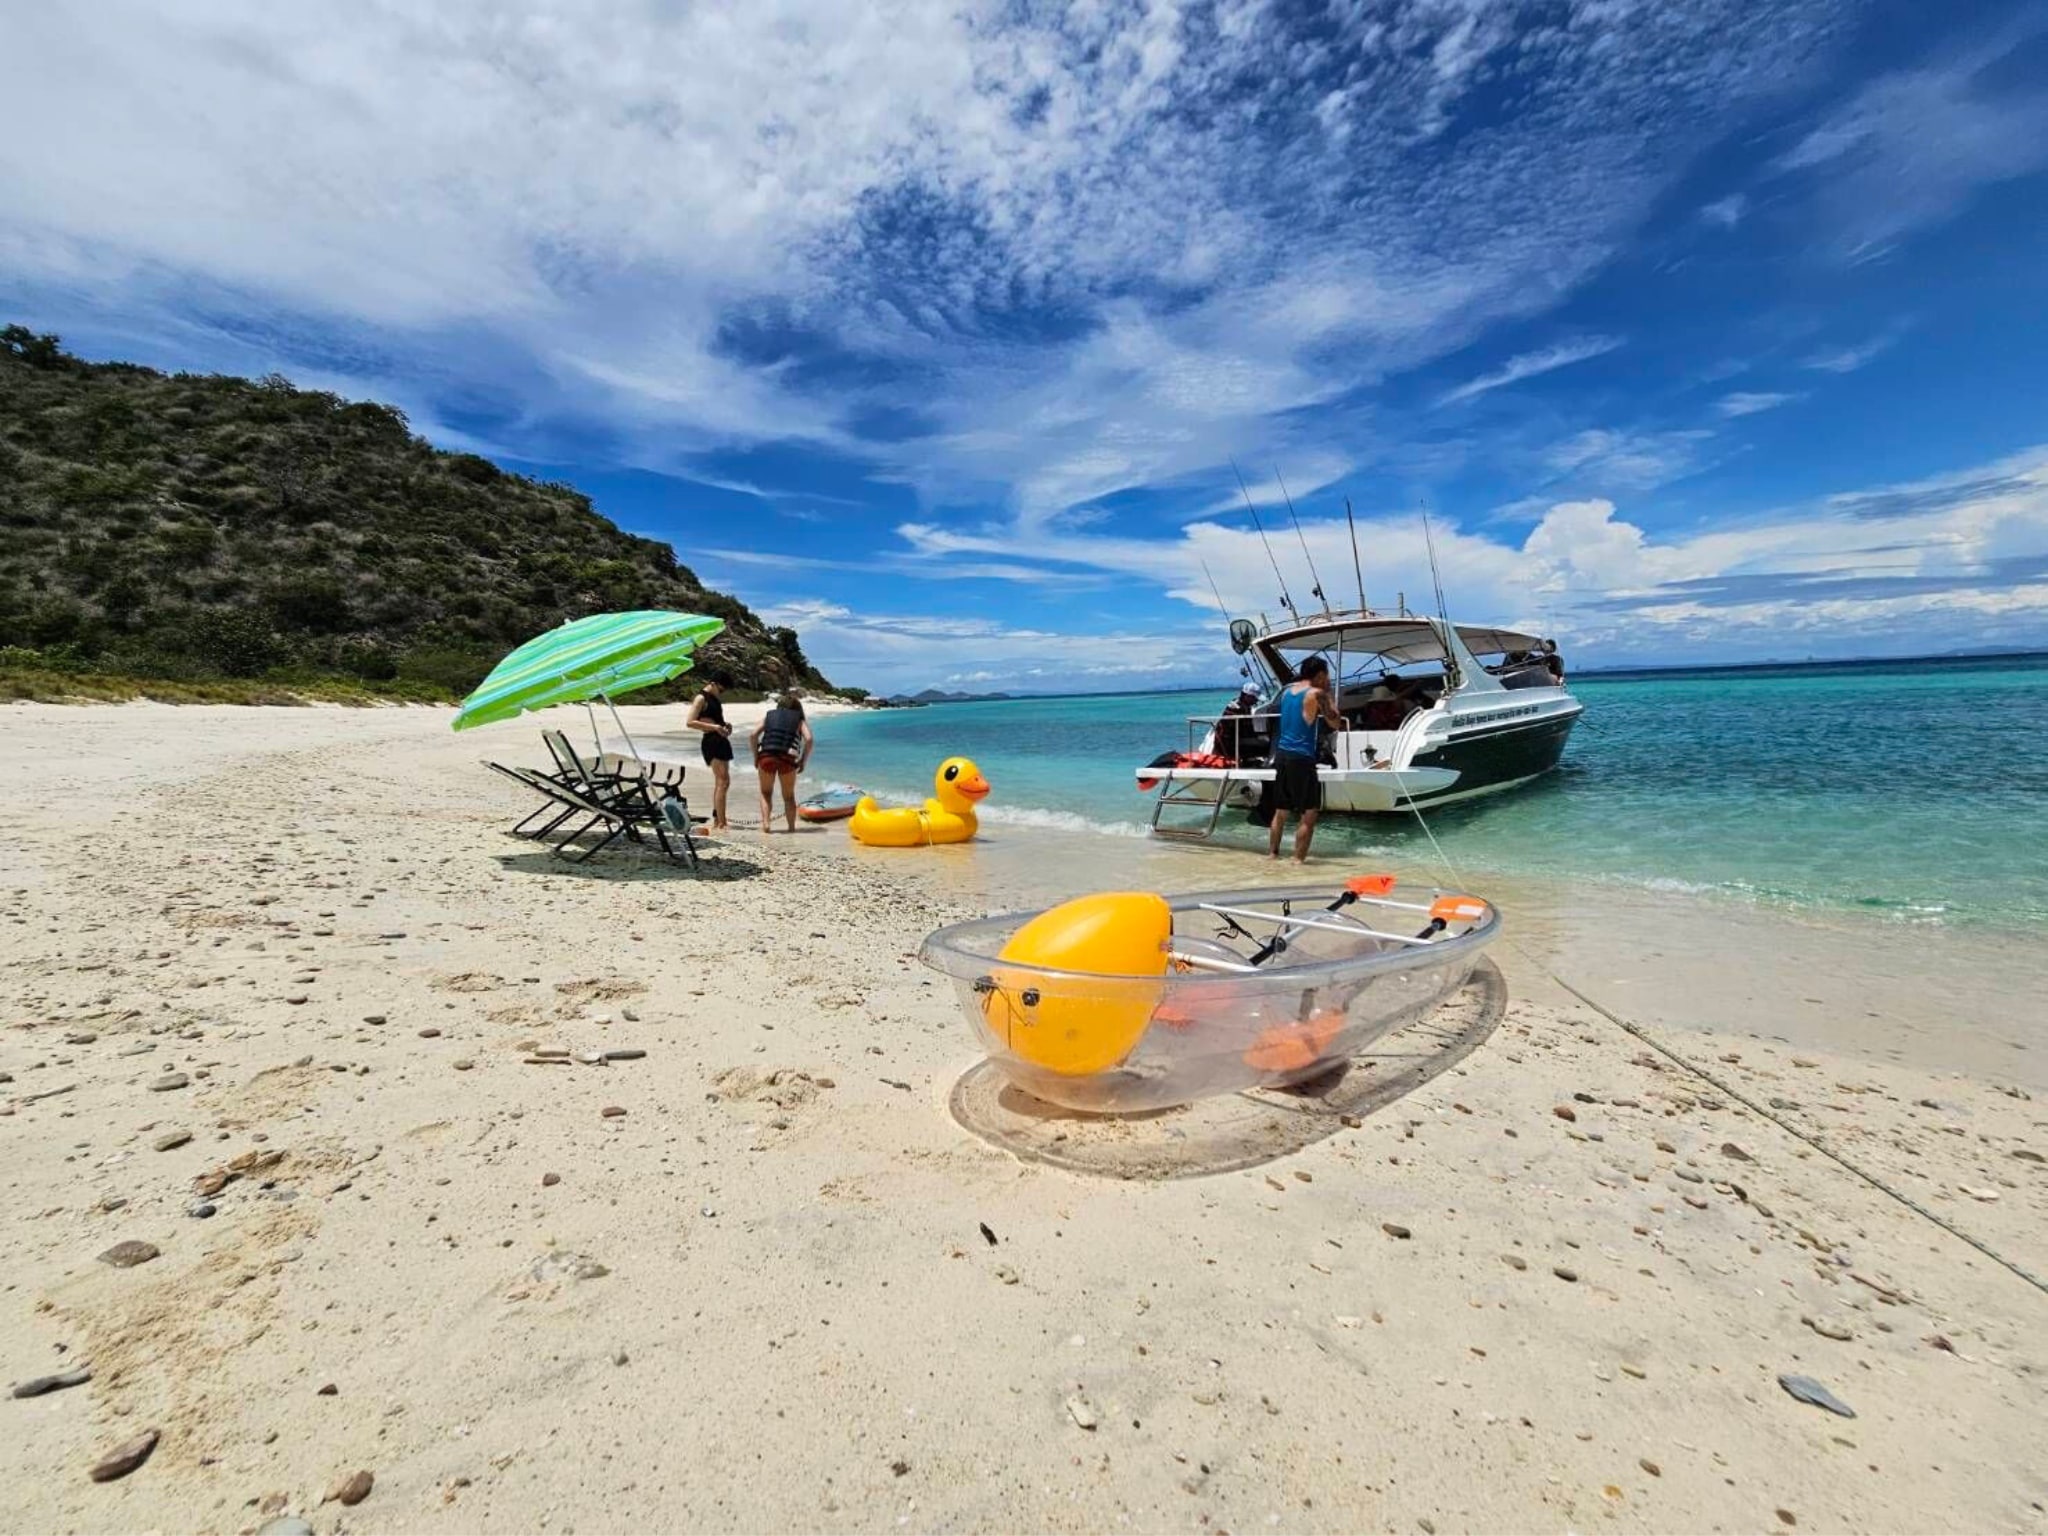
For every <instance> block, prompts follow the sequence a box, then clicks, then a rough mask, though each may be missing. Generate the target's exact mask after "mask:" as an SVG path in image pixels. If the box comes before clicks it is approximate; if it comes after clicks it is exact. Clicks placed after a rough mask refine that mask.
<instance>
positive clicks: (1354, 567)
mask: <svg viewBox="0 0 2048 1536" xmlns="http://www.w3.org/2000/svg"><path fill="white" fill-rule="evenodd" d="M1344 526H1345V527H1347V528H1349V529H1350V530H1351V574H1352V575H1354V576H1356V577H1357V578H1358V611H1359V612H1360V613H1371V612H1372V610H1371V609H1370V608H1368V607H1366V605H1365V567H1364V566H1362V565H1360V564H1359V563H1358V524H1357V522H1356V521H1355V520H1354V519H1353V518H1352V516H1351V498H1350V497H1349V496H1346V497H1345V498H1344Z"/></svg>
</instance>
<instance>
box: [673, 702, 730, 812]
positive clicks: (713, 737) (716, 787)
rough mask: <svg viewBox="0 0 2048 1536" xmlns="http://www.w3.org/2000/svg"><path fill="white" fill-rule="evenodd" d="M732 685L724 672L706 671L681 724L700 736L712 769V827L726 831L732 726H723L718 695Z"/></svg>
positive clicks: (706, 760)
mask: <svg viewBox="0 0 2048 1536" xmlns="http://www.w3.org/2000/svg"><path fill="white" fill-rule="evenodd" d="M731 686H732V679H731V678H729V677H727V676H726V675H725V674H724V673H723V672H706V673H705V674H704V686H703V688H701V689H700V690H699V691H698V693H697V697H696V698H694V699H692V700H691V701H690V713H689V716H688V718H687V719H685V720H684V721H683V724H685V725H687V726H688V727H689V728H690V729H691V730H693V731H700V732H702V733H703V737H702V743H701V744H702V746H703V749H704V766H705V767H707V768H709V769H710V770H711V828H712V830H713V831H714V832H723V831H725V830H727V826H726V820H725V796H726V792H727V791H728V790H729V789H731V788H732V727H731V726H729V725H727V724H726V723H725V706H724V705H723V704H721V703H720V702H719V696H720V695H721V694H723V693H724V692H725V690H726V689H727V688H729V687H731Z"/></svg>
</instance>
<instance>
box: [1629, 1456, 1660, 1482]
mask: <svg viewBox="0 0 2048 1536" xmlns="http://www.w3.org/2000/svg"><path fill="white" fill-rule="evenodd" d="M1636 1465H1637V1466H1639V1467H1641V1468H1642V1469H1643V1470H1644V1471H1645V1472H1647V1473H1649V1474H1650V1476H1652V1477H1662V1476H1663V1475H1664V1469H1663V1468H1662V1467H1660V1466H1658V1465H1657V1463H1655V1462H1654V1461H1652V1460H1650V1458H1649V1457H1647V1456H1639V1457H1637V1458H1636Z"/></svg>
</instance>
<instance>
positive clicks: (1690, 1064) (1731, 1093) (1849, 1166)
mask: <svg viewBox="0 0 2048 1536" xmlns="http://www.w3.org/2000/svg"><path fill="white" fill-rule="evenodd" d="M1409 809H1410V810H1412V811H1414V813H1415V820H1416V821H1417V822H1418V823H1419V824H1420V825H1421V827H1422V830H1423V832H1424V833H1425V834H1426V835H1427V836H1428V838H1429V845H1430V847H1432V848H1433V849H1435V850H1436V857H1437V862H1438V863H1440V864H1442V865H1443V867H1444V871H1445V873H1446V874H1448V875H1449V876H1450V877H1451V883H1452V884H1453V885H1458V886H1462V885H1464V883H1465V882H1464V879H1463V877H1462V876H1460V875H1459V873H1458V870H1457V866H1456V865H1454V864H1452V863H1451V860H1450V857H1449V855H1447V854H1446V853H1445V852H1444V848H1443V844H1442V843H1439V842H1438V841H1437V840H1436V832H1435V830H1434V829H1432V828H1431V826H1430V824H1429V818H1428V817H1426V816H1424V815H1423V814H1422V808H1421V807H1420V806H1418V805H1414V804H1412V803H1411V804H1410V805H1409ZM1507 942H1508V944H1509V945H1510V946H1511V947H1512V948H1513V949H1514V951H1515V953H1516V954H1518V955H1520V956H1521V957H1522V958H1523V959H1524V960H1526V961H1527V962H1528V963H1529V964H1530V965H1532V966H1534V967H1535V968H1536V970H1538V971H1539V972H1541V973H1542V974H1543V975H1544V976H1546V977H1548V978H1549V979H1550V980H1551V981H1553V982H1555V983H1556V984H1557V985H1558V986H1560V987H1562V988H1563V989H1564V990H1565V991H1567V992H1569V993H1570V994H1571V995H1572V996H1573V997H1575V998H1577V999H1578V1000H1579V1001H1580V1002H1582V1003H1584V1004H1585V1005H1586V1006H1587V1007H1588V1008H1590V1009H1592V1010H1593V1011H1594V1012H1595V1013H1597V1014H1599V1015H1600V1017H1601V1018H1603V1019H1605V1020H1606V1021H1607V1022H1608V1023H1610V1024H1612V1025H1613V1026H1614V1027H1615V1028H1616V1029H1619V1030H1621V1031H1622V1032H1623V1033H1624V1034H1627V1035H1630V1036H1632V1037H1633V1038H1634V1039H1637V1040H1640V1041H1641V1042H1642V1043H1643V1044H1644V1045H1646V1046H1648V1047H1649V1048H1650V1049H1651V1050H1653V1051H1655V1052H1656V1053H1657V1054H1658V1055H1659V1056H1662V1057H1663V1058H1664V1059H1665V1060H1666V1061H1669V1062H1670V1063H1672V1064H1673V1065H1674V1066H1677V1067H1680V1068H1682V1069H1683V1070H1685V1071H1686V1072H1689V1073H1691V1074H1692V1075H1693V1076H1694V1077H1696V1078H1698V1079H1699V1080H1700V1081H1701V1082H1703V1083H1706V1084H1708V1085H1709V1086H1710V1087H1712V1088H1713V1089H1714V1090H1715V1091H1716V1092H1718V1093H1722V1094H1725V1095H1726V1096H1727V1097H1728V1098H1731V1099H1733V1100H1734V1101H1735V1102H1736V1103H1738V1104H1740V1105H1741V1106H1742V1107H1743V1108H1744V1109H1746V1110H1748V1111H1749V1112H1750V1113H1751V1114H1753V1115H1755V1116H1757V1117H1758V1118H1759V1119H1762V1120H1768V1121H1769V1122H1770V1123H1771V1124H1772V1125H1775V1126H1777V1127H1778V1129H1779V1130H1781V1131H1783V1132H1785V1133H1786V1134H1787V1135H1788V1136H1790V1137H1792V1138H1793V1139H1794V1140H1795V1141H1801V1142H1804V1143H1805V1144H1806V1145H1807V1146H1809V1147H1811V1148H1813V1150H1814V1151H1816V1152H1818V1153H1820V1155H1821V1156H1822V1157H1825V1158H1826V1159H1828V1161H1829V1162H1832V1163H1834V1164H1836V1165H1837V1166H1838V1167H1841V1168H1843V1169H1845V1170H1847V1171H1848V1172H1849V1173H1852V1174H1854V1175H1855V1176H1856V1177H1857V1178H1859V1179H1861V1180H1862V1181H1863V1182H1864V1183H1866V1184H1868V1185H1869V1186H1870V1187H1871V1188H1872V1189H1874V1190H1876V1191H1877V1192H1878V1193H1879V1194H1882V1195H1889V1196H1890V1197H1891V1198H1892V1199H1894V1200H1896V1201H1897V1202H1898V1203H1899V1204H1900V1205H1903V1206H1904V1207H1905V1208H1906V1209H1907V1210H1909V1211H1911V1212H1912V1213H1913V1214H1914V1215H1916V1216H1920V1217H1924V1218H1925V1219H1926V1220H1928V1221H1930V1222H1932V1223H1933V1224H1934V1225H1935V1226H1937V1227H1939V1228H1941V1230H1942V1231H1944V1232H1946V1233H1948V1235H1949V1236H1950V1237H1953V1238H1955V1239H1957V1240H1958V1241H1960V1242H1964V1243H1967V1244H1969V1246H1970V1247H1972V1248H1974V1249H1976V1250H1977V1251H1978V1252H1979V1253H1981V1254H1983V1255H1984V1257H1985V1258H1987V1259H1989V1260H1991V1262H1992V1263H1994V1264H1996V1265H1998V1266H1999V1267H2000V1268H2002V1269H2007V1270H2010V1271H2012V1273H2013V1274H2015V1275H2018V1276H2019V1277H2020V1279H2022V1280H2024V1281H2026V1282H2027V1284H2029V1285H2031V1286H2032V1287H2033V1288H2034V1289H2035V1290H2037V1291H2039V1292H2041V1293H2042V1294H2043V1295H2048V1280H2044V1279H2042V1277H2041V1276H2039V1275H2037V1274H2035V1273H2034V1272H2033V1271H2032V1270H2030V1269H2027V1268H2026V1267H2025V1266H2024V1265H2022V1264H2020V1263H2018V1262H2017V1261H2016V1260H2013V1259H2009V1258H2007V1257H2006V1256H2005V1255H2004V1254H2002V1253H2000V1252H1999V1251H1998V1250H1997V1249H1995V1248H1993V1247H1992V1246H1991V1245H1990V1244H1989V1243H1986V1242H1985V1241H1983V1239H1981V1238H1978V1237H1974V1236H1972V1235H1971V1234H1970V1233H1968V1232H1965V1231H1964V1230H1963V1229H1962V1228H1961V1227H1959V1226H1957V1225H1956V1224H1955V1223H1954V1222H1952V1221H1950V1220H1949V1219H1948V1218H1947V1217H1945V1216H1943V1215H1941V1214H1940V1213H1939V1212H1936V1211H1930V1210H1929V1209H1928V1208H1927V1207H1926V1206H1924V1205H1922V1204H1921V1203H1920V1202H1919V1201H1917V1200H1915V1199H1914V1198H1913V1197H1912V1196H1911V1195H1909V1194H1907V1193H1906V1192H1905V1191H1904V1190H1902V1189H1899V1188H1898V1187H1896V1186H1895V1185H1892V1184H1889V1183H1887V1182H1885V1180H1883V1179H1881V1178H1879V1177H1878V1176H1877V1175H1876V1174H1874V1173H1872V1172H1871V1171H1870V1170H1869V1169H1868V1168H1865V1167H1863V1166H1862V1165H1861V1164H1860V1163H1857V1162H1854V1161H1852V1160H1851V1159H1850V1158H1848V1157H1847V1156H1845V1155H1844V1154H1842V1153H1840V1152H1837V1151H1836V1150H1835V1149H1834V1148H1833V1147H1831V1146H1829V1145H1828V1144H1827V1143H1826V1142H1825V1141H1822V1140H1821V1139H1820V1138H1819V1137H1818V1136H1815V1135H1814V1134H1813V1133H1812V1132H1810V1131H1806V1130H1803V1129H1801V1128H1800V1127H1799V1126H1796V1125H1794V1124H1792V1123H1791V1122H1790V1121H1789V1120H1786V1119H1785V1118H1784V1117H1783V1116H1782V1115H1780V1114H1779V1113H1778V1112H1777V1111H1776V1110H1774V1109H1771V1108H1770V1107H1769V1106H1768V1105H1764V1104H1759V1103H1758V1102H1757V1101H1756V1100H1755V1099H1754V1098H1752V1097H1750V1095H1748V1094H1747V1093H1744V1092H1743V1091H1742V1090H1741V1089H1740V1088H1737V1087H1735V1086H1733V1085H1732V1084H1730V1083H1727V1082H1724V1081H1723V1080H1722V1079H1721V1077H1720V1076H1719V1075H1717V1074H1716V1073H1714V1072H1713V1071H1711V1070H1710V1069H1708V1068H1706V1067H1703V1066H1701V1065H1700V1064H1699V1063H1698V1062H1696V1061H1693V1060H1692V1059H1691V1058H1689V1057H1687V1056H1683V1055H1681V1054H1680V1053H1679V1052H1678V1051H1677V1050H1676V1049H1674V1048H1673V1047H1671V1046H1669V1045H1666V1044H1665V1043H1664V1042H1663V1041H1662V1040H1660V1039H1658V1038H1657V1036H1656V1035H1654V1034H1652V1033H1651V1032H1650V1031H1649V1030H1648V1029H1646V1028H1645V1027H1644V1026H1642V1025H1641V1024H1637V1023H1635V1022H1633V1021H1632V1020H1629V1019H1625V1018H1623V1017H1622V1016H1621V1015H1620V1014H1618V1013H1616V1012H1615V1011H1614V1010H1613V1009H1611V1008H1609V1007H1607V1006H1606V1005H1605V1004H1604V1003H1601V1002H1600V1001H1599V1000H1597V999H1596V998H1592V997H1589V996H1587V995H1586V993H1585V992H1583V991H1581V990H1580V989H1579V988H1577V987H1575V986H1573V985H1572V984H1571V983H1570V982H1568V981H1566V980H1565V979H1564V978H1563V977H1562V976H1560V975H1558V974H1557V972H1556V971H1554V970H1552V969H1551V968H1550V967H1549V966H1548V965H1546V964H1544V962H1543V961H1542V960H1541V959H1539V958H1538V957H1537V956H1535V955H1533V954H1531V953H1530V952H1529V951H1528V950H1527V949H1525V948H1523V947H1522V945H1521V943H1520V942H1519V941H1517V940H1516V938H1515V936H1514V935H1513V934H1512V933H1510V934H1508V935H1507Z"/></svg>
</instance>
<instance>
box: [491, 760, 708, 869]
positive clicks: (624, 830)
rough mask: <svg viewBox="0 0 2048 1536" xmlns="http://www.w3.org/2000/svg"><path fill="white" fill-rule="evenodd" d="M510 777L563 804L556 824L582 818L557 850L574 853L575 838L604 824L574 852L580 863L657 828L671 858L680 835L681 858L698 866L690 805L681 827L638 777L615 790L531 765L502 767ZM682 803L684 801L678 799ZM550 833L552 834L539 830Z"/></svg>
mask: <svg viewBox="0 0 2048 1536" xmlns="http://www.w3.org/2000/svg"><path fill="white" fill-rule="evenodd" d="M502 771H503V772H504V773H505V774H506V775H507V776H508V777H510V778H514V779H517V780H518V781H519V782H520V783H522V784H524V785H526V787H527V788H529V789H531V790H533V791H534V792H535V793H536V794H540V795H544V796H546V797H547V798H548V800H549V801H551V802H552V803H553V804H555V805H558V806H561V807H563V808H564V810H565V812H566V814H564V815H561V816H558V817H557V818H556V819H555V821H554V822H553V823H552V824H551V827H560V826H561V825H563V824H564V823H566V822H569V821H573V820H575V819H576V818H577V817H578V816H581V817H582V818H583V820H582V823H581V824H580V825H579V826H576V827H574V828H572V829H571V830H570V831H569V832H568V833H566V834H565V835H564V836H563V837H561V838H560V839H559V840H558V841H556V842H555V843H554V845H553V851H554V853H555V855H556V857H558V858H569V857H570V855H569V853H568V847H569V845H570V844H571V843H573V842H575V841H576V839H578V838H579V837H582V836H583V835H584V834H585V833H587V832H590V831H592V830H594V829H596V828H598V827H600V826H602V827H603V828H604V829H605V834H604V836H603V837H601V838H599V839H598V840H597V841H596V842H595V843H593V844H591V846H590V847H588V848H586V849H585V850H583V852H581V853H579V854H577V855H575V856H574V861H575V862H576V863H578V864H582V863H586V862H588V861H589V860H590V859H591V858H592V857H594V856H595V855H596V854H597V853H598V852H600V851H601V850H602V849H604V848H606V847H608V846H609V845H610V844H611V843H613V842H615V841H616V840H617V839H619V838H621V837H625V838H630V839H631V840H632V841H634V842H636V843H637V842H643V841H645V839H643V838H642V837H641V835H640V834H641V833H642V832H643V831H647V832H652V833H653V834H654V841H655V842H656V844H657V845H659V847H660V848H661V851H662V853H663V854H665V855H666V856H667V857H668V858H670V859H671V860H673V859H675V858H677V856H678V854H677V847H676V844H675V842H673V841H671V839H672V838H679V839H680V840H681V844H682V848H681V857H682V859H683V861H684V862H686V863H687V864H688V865H689V866H690V868H692V869H695V868H697V867H698V860H697V845H696V842H695V840H694V839H692V838H691V836H690V831H689V816H688V812H687V809H685V811H684V814H683V816H682V825H680V826H678V825H676V824H675V823H674V822H673V821H671V820H670V819H669V818H668V817H667V816H665V815H664V814H663V812H662V808H661V807H660V806H659V805H658V804H656V802H655V800H654V797H653V796H652V795H650V794H649V793H648V792H647V788H646V786H645V785H643V784H641V783H640V782H639V781H638V780H635V779H627V780H624V781H623V782H621V783H619V784H618V785H616V786H614V787H612V788H610V789H586V788H578V787H576V786H574V785H570V784H563V783H561V782H559V781H558V780H556V779H553V778H550V777H549V776H548V775H546V774H544V773H538V772H536V771H535V770H533V769H531V768H509V769H504V770H502ZM677 804H678V805H680V804H681V801H680V799H678V801H677ZM539 835H541V836H543V837H545V836H546V835H547V834H546V833H542V834H539Z"/></svg>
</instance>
